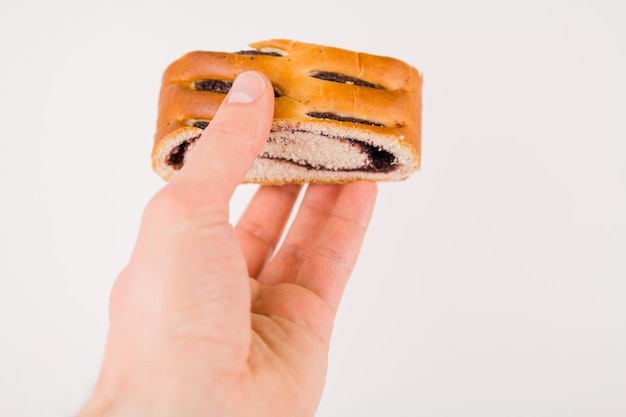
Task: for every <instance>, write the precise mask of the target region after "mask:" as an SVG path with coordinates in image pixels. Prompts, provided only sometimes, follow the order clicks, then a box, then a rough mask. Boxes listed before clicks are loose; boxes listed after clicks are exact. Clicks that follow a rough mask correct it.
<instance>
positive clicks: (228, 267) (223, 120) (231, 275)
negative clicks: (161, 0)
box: [79, 72, 376, 417]
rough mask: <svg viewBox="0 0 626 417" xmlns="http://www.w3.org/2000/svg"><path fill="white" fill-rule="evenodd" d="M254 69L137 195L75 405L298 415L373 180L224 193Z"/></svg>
mask: <svg viewBox="0 0 626 417" xmlns="http://www.w3.org/2000/svg"><path fill="white" fill-rule="evenodd" d="M273 100H274V98H273V91H272V88H271V85H270V82H269V80H268V79H267V78H266V77H265V76H263V75H262V74H259V73H256V72H247V73H244V74H243V75H241V76H240V77H239V78H238V79H237V80H236V81H235V83H234V85H233V87H232V89H231V91H230V93H229V94H228V96H227V97H226V99H225V101H224V104H223V105H222V106H221V108H220V110H219V112H218V114H217V115H216V116H215V118H214V119H213V121H212V122H211V124H210V125H209V127H208V128H207V129H206V130H205V131H204V133H203V135H202V138H201V139H200V140H199V141H198V143H197V145H196V147H195V149H194V151H193V153H192V155H191V156H190V157H189V160H188V161H187V162H186V164H185V166H184V168H183V169H182V170H181V171H180V172H179V173H178V174H177V175H176V176H175V177H174V178H173V179H172V180H171V181H170V182H169V183H168V184H166V185H165V186H164V187H163V188H162V189H161V190H160V191H159V192H158V193H157V194H156V195H155V196H154V197H153V198H152V199H151V201H150V202H149V203H148V205H147V207H146V209H145V212H144V216H143V219H142V224H141V228H140V231H139V236H138V239H137V243H136V246H135V249H134V251H133V254H132V256H131V259H130V260H129V263H128V265H127V266H126V267H125V268H124V270H123V271H122V272H121V273H120V275H119V277H118V278H117V280H116V282H115V285H114V287H113V290H112V293H111V298H110V329H109V334H108V339H107V344H106V351H105V356H104V360H103V364H102V368H101V372H100V376H99V378H98V382H97V384H96V387H95V388H94V392H93V395H92V397H91V398H90V399H89V401H88V402H87V404H86V405H85V406H84V408H83V409H82V410H81V411H80V413H79V417H118V416H119V417H121V416H128V417H137V416H142V417H156V416H159V417H161V416H163V417H166V416H167V417H169V416H172V417H173V416H176V417H207V416H231V417H239V416H255V417H263V416H272V417H279V416H289V417H300V416H312V415H314V414H315V410H316V409H317V406H318V404H319V400H320V398H321V394H322V390H323V387H324V381H325V377H326V367H327V358H328V349H329V340H330V336H331V331H332V326H333V321H334V318H335V314H336V312H337V308H338V305H339V301H340V299H341V296H342V293H343V290H344V287H345V285H346V282H347V279H348V277H349V276H350V274H351V272H352V269H353V266H354V264H355V262H356V259H357V256H358V253H359V251H360V248H361V244H362V241H363V238H364V235H365V231H366V228H367V225H368V222H369V219H370V217H371V213H372V210H373V206H374V201H375V196H376V185H375V184H374V183H370V182H355V183H350V184H346V185H309V186H308V187H307V189H306V193H305V195H304V196H303V198H302V202H301V205H300V207H299V209H298V212H297V214H296V216H295V217H294V220H293V222H292V225H291V227H290V230H289V231H288V233H287V234H286V236H285V239H284V243H283V244H282V245H281V247H280V248H279V249H278V250H276V251H275V248H276V247H277V245H278V243H279V241H280V238H281V236H282V233H283V229H284V227H285V225H286V223H287V221H288V219H289V216H290V213H291V210H292V208H293V206H294V204H295V203H296V200H297V197H298V193H299V190H300V187H299V186H295V185H289V186H261V187H259V188H258V190H257V192H256V194H255V195H254V197H253V198H252V200H251V201H250V204H249V206H248V208H247V210H246V211H245V212H244V214H243V215H242V217H241V219H240V221H239V222H238V224H237V226H236V227H233V226H231V224H230V223H229V202H230V199H231V197H232V195H233V193H234V191H235V189H236V187H237V185H238V184H239V183H240V181H241V179H242V178H243V176H244V174H245V173H246V172H247V170H248V169H249V167H250V166H251V164H252V162H253V160H254V158H255V157H256V156H257V155H258V154H259V152H260V151H261V148H262V147H263V144H264V142H265V139H266V137H267V134H268V132H269V129H270V125H271V121H272V115H273V103H274V101H273Z"/></svg>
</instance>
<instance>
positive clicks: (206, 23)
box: [0, 0, 626, 417]
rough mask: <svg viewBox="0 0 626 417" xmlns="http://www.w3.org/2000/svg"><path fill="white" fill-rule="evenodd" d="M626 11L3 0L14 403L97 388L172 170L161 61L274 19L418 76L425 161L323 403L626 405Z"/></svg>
mask: <svg viewBox="0 0 626 417" xmlns="http://www.w3.org/2000/svg"><path fill="white" fill-rule="evenodd" d="M625 21H626V2H624V1H617V0H615V1H609V0H604V1H554V0H552V1H545V0H544V1H539V0H536V1H528V0H527V1H485V0H476V1H471V2H470V1H432V2H419V1H416V2H409V1H405V0H385V1H380V2H373V1H371V2H365V1H363V2H356V1H352V0H348V1H332V2H331V1H325V0H318V1H314V2H305V3H298V2H296V1H278V0H269V1H252V0H250V1H248V2H244V1H237V0H229V1H219V2H217V1H209V0H205V1H202V2H201V1H190V0H177V1H169V2H167V1H155V0H152V1H149V0H125V1H122V0H109V1H98V2H95V1H94V2H89V1H62V0H59V1H56V2H52V1H44V0H40V1H31V2H28V1H7V0H3V1H2V3H1V5H0V416H2V417H21V416H27V417H30V416H33V417H35V416H46V417H67V416H71V415H73V414H74V413H75V412H76V411H77V409H78V408H79V407H80V405H81V404H82V403H83V401H84V400H85V399H86V398H87V397H88V395H89V393H90V391H91V388H92V384H93V383H94V381H95V378H96V375H97V372H98V368H99V365H100V360H101V355H102V349H103V343H104V338H105V336H106V330H107V302H108V292H109V289H110V287H111V284H112V282H113V280H114V279H115V277H116V275H117V273H118V272H119V270H120V269H121V268H122V267H123V265H124V264H125V262H126V260H127V258H128V255H129V253H130V250H131V248H132V246H133V244H134V239H135V236H136V232H137V226H138V221H139V218H140V215H141V211H142V209H143V206H144V204H145V203H146V201H147V199H148V198H149V197H150V196H151V195H152V194H153V193H154V192H155V191H156V190H157V189H159V187H161V186H162V182H161V180H160V179H159V178H158V177H157V176H156V174H154V173H153V172H152V170H151V167H150V162H149V155H150V151H151V147H152V137H153V133H154V127H155V119H156V100H157V94H158V89H159V87H160V77H161V75H162V71H163V70H164V69H165V67H166V66H167V65H168V64H169V63H170V62H171V61H173V60H174V59H176V58H178V57H179V56H181V55H182V54H184V53H185V52H188V51H191V50H195V49H205V50H222V51H236V50H241V49H244V48H246V47H247V45H248V44H249V43H251V42H254V41H258V40H264V39H269V38H275V37H276V38H291V39H296V40H301V41H306V42H313V43H320V44H327V45H333V46H339V47H343V48H347V49H353V50H359V51H363V52H370V53H375V54H381V55H389V56H394V57H397V58H400V59H402V60H405V61H407V62H409V63H411V64H412V65H414V66H416V67H417V68H419V69H420V70H421V71H422V72H423V74H424V80H425V83H424V91H423V101H424V112H423V120H424V123H423V165H422V170H421V172H419V173H418V174H416V175H415V176H413V177H412V178H411V179H409V180H407V181H405V182H401V183H389V184H381V186H380V191H379V200H378V205H377V209H376V212H375V215H374V218H373V220H372V225H371V229H370V231H369V234H368V236H367V240H366V242H365V245H364V248H363V252H362V256H361V258H360V260H359V264H358V266H357V268H356V270H355V272H354V274H353V276H352V279H351V281H350V283H349V285H348V288H347V291H346V295H345V298H344V302H343V304H342V306H341V309H340V311H339V316H338V318H337V323H336V327H335V334H334V337H333V340H332V347H331V356H330V370H329V374H328V383H327V386H326V391H325V393H324V397H323V399H322V402H321V404H320V408H319V413H318V416H319V417H331V416H332V417H334V416H359V417H374V416H395V417H400V416H428V417H451V416H463V417H465V416H480V417H491V416H493V417H496V416H497V417H501V416H507V417H514V416H533V417H537V416H546V417H547V416H550V417H552V416H567V417H576V416H602V417H618V416H624V415H626V256H625V255H626V214H625V213H626V168H625V166H626V163H625V159H626V81H625V77H626V29H624V26H625ZM253 189H254V188H253V186H245V187H241V189H240V190H239V191H238V192H237V195H236V196H235V199H234V200H233V220H236V218H237V216H238V215H239V213H240V212H241V210H242V209H243V207H244V205H245V203H246V201H247V199H248V197H249V196H250V195H251V192H252V191H253Z"/></svg>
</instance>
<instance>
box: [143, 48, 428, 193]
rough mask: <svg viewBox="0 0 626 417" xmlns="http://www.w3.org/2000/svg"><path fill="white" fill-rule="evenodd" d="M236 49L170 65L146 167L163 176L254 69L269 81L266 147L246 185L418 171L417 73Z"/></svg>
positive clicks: (345, 57)
mask: <svg viewBox="0 0 626 417" xmlns="http://www.w3.org/2000/svg"><path fill="white" fill-rule="evenodd" d="M250 47H251V48H252V49H250V50H244V51H240V52H235V53H226V52H204V51H196V52H190V53H188V54H186V55H184V56H183V57H181V58H180V59H178V60H176V61H174V62H173V63H172V64H170V65H169V66H168V68H167V69H166V70H165V73H164V75H163V83H162V86H161V91H160V95H159V107H158V119H157V130H156V134H155V138H154V148H153V151H152V166H153V168H154V170H155V171H156V173H157V174H159V175H160V176H161V177H162V178H163V179H164V180H166V181H167V180H169V179H171V178H172V176H173V175H174V174H175V173H176V171H178V170H179V169H180V168H181V167H182V166H183V165H184V163H185V158H186V157H187V156H188V155H189V153H190V152H192V151H193V147H194V142H195V141H196V140H197V139H198V138H199V137H200V135H201V133H202V130H203V129H205V128H206V127H207V126H208V125H209V124H210V123H211V119H212V118H213V116H214V115H215V113H216V111H217V109H218V107H219V105H220V103H221V102H222V100H223V99H224V97H225V94H226V93H227V92H228V90H229V88H230V86H231V85H232V82H233V81H234V79H235V78H236V77H237V75H238V74H240V73H241V72H243V71H246V70H257V71H260V72H262V73H264V74H265V75H267V77H268V78H269V79H270V81H271V82H272V85H273V87H274V93H275V94H274V95H275V106H274V120H273V124H272V128H271V132H270V134H269V137H268V139H267V143H266V145H265V147H264V148H263V150H262V151H261V153H260V154H259V155H258V157H257V158H256V160H255V162H254V164H253V166H252V168H251V169H250V171H249V172H248V173H247V174H246V176H245V178H244V179H243V183H257V184H268V185H269V184H274V185H278V184H287V183H298V184H302V183H346V182H350V181H356V180H369V181H399V180H404V179H406V178H408V177H409V176H410V175H412V174H413V173H414V172H415V171H417V170H418V169H419V167H420V150H421V136H420V135H421V110H422V104H421V89H422V77H421V74H420V73H419V72H418V71H417V70H416V69H415V68H414V67H412V66H410V65H409V64H407V63H405V62H403V61H400V60H398V59H394V58H391V57H384V56H377V55H371V54H366V53H360V52H353V51H349V50H345V49H340V48H335V47H329V46H322V45H315V44H308V43H303V42H297V41H292V40H285V39H274V40H267V41H263V42H257V43H253V44H251V45H250Z"/></svg>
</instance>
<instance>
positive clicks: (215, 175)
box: [172, 71, 274, 204]
mask: <svg viewBox="0 0 626 417" xmlns="http://www.w3.org/2000/svg"><path fill="white" fill-rule="evenodd" d="M273 113H274V92H273V89H272V88H271V82H270V81H269V79H268V78H267V77H266V76H265V75H264V74H262V73H260V72H257V71H246V72H243V73H241V74H240V75H239V76H238V77H237V78H236V79H235V81H234V83H233V85H232V87H231V89H230V91H229V93H228V95H227V96H226V98H225V99H224V101H223V102H222V104H221V106H220V108H219V110H218V111H217V113H216V115H215V117H214V118H213V120H211V122H210V123H209V126H208V127H207V128H206V129H205V130H204V132H203V134H202V136H201V137H200V140H199V141H197V142H196V145H195V147H194V149H193V152H192V153H191V154H190V155H189V158H188V160H187V161H186V162H185V166H184V167H183V169H182V170H181V171H180V172H179V173H178V175H176V176H175V178H174V179H173V180H172V182H174V183H186V184H185V187H186V188H188V189H189V190H190V191H192V189H193V191H192V192H195V193H196V195H207V196H211V201H213V202H215V201H216V199H217V201H218V202H220V203H222V204H227V203H228V201H229V200H230V198H231V197H232V194H233V192H234V190H235V188H236V187H237V185H239V184H240V183H241V180H242V179H243V177H244V175H245V174H246V172H248V170H249V169H250V167H251V166H252V163H253V162H254V159H255V158H256V157H257V156H258V154H259V153H260V152H261V149H262V148H263V145H264V144H265V142H266V140H267V136H268V134H269V130H270V127H271V124H272V116H273Z"/></svg>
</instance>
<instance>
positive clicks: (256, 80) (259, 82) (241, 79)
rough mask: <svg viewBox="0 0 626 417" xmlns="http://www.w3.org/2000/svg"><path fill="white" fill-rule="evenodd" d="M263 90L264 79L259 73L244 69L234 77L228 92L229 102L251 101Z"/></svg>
mask: <svg viewBox="0 0 626 417" xmlns="http://www.w3.org/2000/svg"><path fill="white" fill-rule="evenodd" d="M263 91H265V81H263V78H261V76H260V75H259V74H257V73H256V72H253V71H246V72H243V73H241V74H239V76H238V77H237V78H236V79H235V82H234V83H233V86H232V87H231V89H230V93H229V94H228V103H229V104H238V103H239V104H241V103H243V104H245V103H252V102H253V101H254V100H256V99H257V98H259V97H261V94H263Z"/></svg>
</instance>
